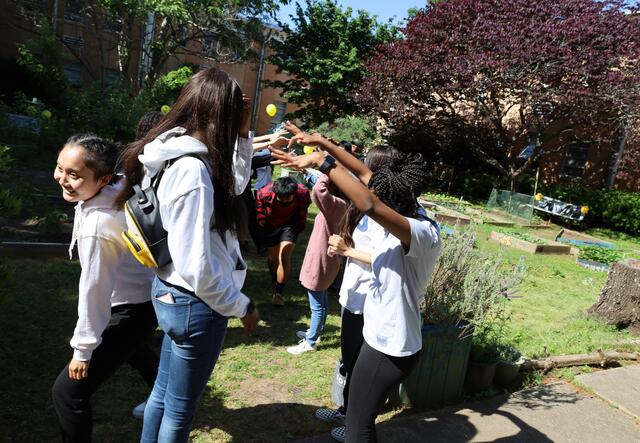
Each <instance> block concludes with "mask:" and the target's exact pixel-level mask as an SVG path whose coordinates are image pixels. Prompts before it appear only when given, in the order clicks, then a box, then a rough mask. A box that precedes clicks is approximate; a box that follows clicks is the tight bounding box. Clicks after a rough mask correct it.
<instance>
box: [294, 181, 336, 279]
mask: <svg viewBox="0 0 640 443" xmlns="http://www.w3.org/2000/svg"><path fill="white" fill-rule="evenodd" d="M329 183H330V180H329V177H328V176H327V175H324V174H323V175H321V176H320V178H319V179H318V181H317V182H316V185H315V186H314V187H313V189H312V191H311V199H312V200H313V201H314V203H315V204H316V205H317V206H318V208H319V209H320V213H318V215H317V216H316V218H315V220H314V222H313V231H311V236H310V237H309V243H308V244H307V250H306V252H305V254H304V261H303V262H302V267H301V268H300V283H301V284H302V286H304V287H305V288H307V289H310V290H312V291H324V290H325V289H327V288H328V287H329V286H330V285H331V283H333V280H335V278H336V276H337V275H338V271H339V270H340V257H339V256H337V255H336V256H334V257H329V256H328V255H327V248H328V247H329V244H328V241H329V236H330V235H331V234H337V233H338V231H339V228H340V220H342V216H343V215H344V213H345V212H346V210H347V203H346V202H345V201H344V200H343V199H341V198H338V197H336V196H334V195H333V194H331V193H330V192H329Z"/></svg>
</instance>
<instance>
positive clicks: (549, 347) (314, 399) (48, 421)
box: [0, 206, 640, 443]
mask: <svg viewBox="0 0 640 443" xmlns="http://www.w3.org/2000/svg"><path fill="white" fill-rule="evenodd" d="M316 212H317V210H316V209H315V206H312V209H311V212H310V221H309V224H308V226H307V229H306V232H305V234H304V235H302V236H301V237H300V240H299V242H298V245H297V246H296V249H295V252H294V259H293V271H292V275H291V277H290V279H289V282H288V284H287V286H286V288H285V296H286V299H287V306H286V307H285V308H284V309H275V308H272V307H271V305H270V304H269V302H270V298H269V297H270V290H269V288H270V279H269V275H268V270H267V265H266V261H265V259H264V258H263V257H258V256H256V255H255V254H252V253H251V252H249V253H247V254H246V259H247V262H248V265H249V273H248V276H247V280H246V285H245V288H244V289H245V292H246V293H248V294H250V295H252V296H253V297H255V299H256V303H257V306H258V309H259V310H260V313H261V315H262V318H263V322H262V324H261V326H260V328H259V330H258V332H257V334H256V335H255V336H254V337H252V338H245V337H243V336H242V334H241V332H242V328H241V324H240V322H239V321H238V320H237V319H232V320H231V321H230V322H229V330H228V333H227V338H226V343H225V347H224V350H223V352H222V355H221V357H220V360H219V361H218V364H217V365H216V368H215V370H214V373H213V376H212V378H211V380H210V382H209V385H208V387H207V389H206V391H205V393H204V396H203V399H202V403H201V405H200V407H199V410H198V414H197V416H196V419H195V423H194V431H193V433H192V439H193V441H195V442H198V443H204V442H226V441H242V442H258V441H259V442H281V441H290V440H294V439H297V438H302V437H307V436H311V435H316V434H320V433H325V432H328V431H329V429H330V425H326V424H323V423H320V422H318V421H317V420H315V419H314V418H313V412H314V410H315V408H316V407H318V406H327V405H331V398H330V386H331V379H332V375H333V368H334V365H335V361H336V359H337V358H338V356H339V352H340V351H339V343H340V317H339V305H338V303H337V300H336V299H335V298H331V299H330V313H329V316H328V318H327V326H326V328H325V332H324V334H323V336H322V341H321V342H320V344H319V346H318V351H317V352H313V353H306V354H302V355H299V356H293V355H289V354H288V353H287V352H286V351H285V348H286V347H287V346H290V345H293V344H295V342H296V341H297V339H296V337H295V332H296V331H297V330H301V329H304V328H306V326H307V325H308V320H309V308H308V301H307V295H306V292H305V291H304V289H303V288H302V287H301V286H300V285H299V283H298V282H297V274H298V270H299V268H300V264H301V261H302V258H303V255H304V245H306V242H307V239H308V235H309V233H310V231H311V226H312V225H311V220H312V219H313V216H314V214H315V213H316ZM474 229H478V232H479V238H480V240H479V247H480V248H482V249H483V250H484V251H486V252H489V253H494V254H503V255H504V256H505V258H507V259H508V260H509V261H512V262H515V261H517V260H520V259H523V260H524V261H525V262H526V264H527V266H528V268H529V275H528V276H527V278H526V280H525V281H524V283H523V284H522V285H521V287H520V288H519V292H518V293H517V294H515V296H514V298H512V299H511V300H510V302H509V310H510V315H511V320H510V322H509V324H508V336H509V338H510V339H511V341H512V342H513V343H514V344H515V346H516V347H517V348H518V349H519V350H521V351H522V352H523V353H524V354H526V355H527V356H529V357H542V356H546V355H557V354H569V353H585V352H592V351H595V350H597V349H599V348H602V349H620V350H631V349H638V346H637V345H635V344H633V343H626V344H625V343H623V342H624V341H629V338H630V337H629V335H628V334H627V333H626V332H620V331H617V330H616V329H615V328H614V327H610V326H607V325H605V324H603V323H601V322H598V321H595V320H591V319H589V318H588V317H586V315H585V314H584V311H585V309H586V308H588V307H589V306H591V305H592V304H593V303H594V302H595V301H596V299H597V297H598V294H599V292H600V289H601V287H602V285H603V284H604V280H605V278H606V276H605V275H603V274H601V273H598V272H594V271H590V270H587V269H584V268H581V267H579V266H577V265H576V264H575V258H573V257H570V256H556V255H550V256H546V255H545V256H539V255H529V254H526V253H522V252H519V251H517V250H513V249H510V248H505V247H503V246H501V245H499V244H497V243H494V242H489V241H487V240H486V237H488V235H489V233H490V232H491V230H492V229H495V228H494V227H491V226H486V225H484V226H478V227H476V228H474ZM522 232H525V231H524V230H522ZM556 232H557V231H556ZM534 235H536V236H537V235H541V234H540V230H535V231H534ZM543 236H544V235H543ZM597 236H598V237H600V238H603V239H611V240H613V241H615V242H616V244H617V245H619V244H620V245H621V246H620V247H621V248H624V250H640V242H639V241H638V239H635V238H632V237H628V236H626V237H624V238H623V239H616V238H613V237H612V236H609V235H607V233H605V232H601V231H598V233H597ZM545 238H546V237H545ZM251 251H252V250H251ZM3 268H4V270H3V272H2V275H3V276H4V278H3V281H2V284H1V285H0V324H1V325H2V327H3V334H1V335H0V369H1V370H2V373H3V377H2V378H0V392H2V393H3V402H4V405H5V407H4V408H2V409H1V410H0V429H2V435H3V437H4V440H3V441H38V442H40V441H57V440H58V430H57V421H56V417H55V412H54V410H53V406H52V404H51V399H50V389H51V385H52V384H53V381H54V380H55V377H56V376H57V374H58V372H59V371H60V370H61V369H62V367H63V366H64V365H65V364H66V363H67V362H68V360H69V358H70V357H71V349H70V348H69V345H68V344H67V342H66V341H65V339H67V338H68V337H70V336H71V335H72V333H73V327H74V325H75V320H76V303H77V281H78V276H79V272H80V269H79V266H78V263H77V262H69V261H66V260H48V261H32V260H6V261H5V263H4V265H3ZM0 278H2V277H0ZM525 375H526V376H527V377H528V379H527V380H526V381H525V382H524V385H525V386H527V385H533V384H539V383H541V382H542V379H543V377H542V375H541V374H540V373H535V372H532V373H527V374H525ZM563 378H566V379H569V378H570V373H569V372H568V371H567V372H566V373H565V374H563ZM147 394H148V389H147V388H146V386H145V385H144V383H143V381H142V378H141V377H140V376H139V375H138V374H137V373H135V372H134V371H133V370H131V369H130V368H129V367H123V368H121V369H120V370H119V371H118V373H117V374H116V375H115V376H114V377H112V378H111V379H110V381H109V382H108V383H106V384H105V385H104V386H103V387H102V388H101V389H100V390H99V391H98V392H97V393H96V395H95V396H94V402H93V405H94V421H95V425H94V437H95V439H94V441H97V442H101V441H117V442H135V441H138V439H139V435H140V430H141V422H139V421H136V420H134V419H133V418H132V417H131V408H133V406H135V405H136V404H137V403H138V402H139V401H141V400H142V399H144V398H145V397H146V395H147ZM395 415H397V411H392V412H388V413H385V414H384V415H382V416H381V417H380V419H379V420H386V419H388V418H391V417H393V416H395ZM0 440H2V439H0Z"/></svg>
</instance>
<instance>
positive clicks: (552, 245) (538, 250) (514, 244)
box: [489, 231, 571, 255]
mask: <svg viewBox="0 0 640 443" xmlns="http://www.w3.org/2000/svg"><path fill="white" fill-rule="evenodd" d="M515 235H517V234H516V233H510V234H505V233H502V232H496V231H491V234H490V235H489V239H490V240H493V241H495V242H498V243H500V244H501V245H504V246H508V247H510V248H515V249H519V250H521V251H525V252H528V253H530V254H558V255H566V254H569V253H570V252H571V247H570V246H568V245H563V244H562V243H558V242H554V241H548V240H544V239H542V238H539V237H533V236H529V235H527V237H528V238H527V239H523V238H517V237H516V236H515Z"/></svg>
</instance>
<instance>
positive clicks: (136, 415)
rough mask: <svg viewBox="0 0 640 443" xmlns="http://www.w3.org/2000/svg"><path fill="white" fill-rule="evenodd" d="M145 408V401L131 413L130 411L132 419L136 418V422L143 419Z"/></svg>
mask: <svg viewBox="0 0 640 443" xmlns="http://www.w3.org/2000/svg"><path fill="white" fill-rule="evenodd" d="M146 407H147V400H145V401H143V402H142V403H140V404H139V405H138V406H136V407H135V408H133V411H131V414H132V415H133V417H134V418H137V419H138V420H142V419H143V418H144V408H146Z"/></svg>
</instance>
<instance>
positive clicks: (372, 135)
mask: <svg viewBox="0 0 640 443" xmlns="http://www.w3.org/2000/svg"><path fill="white" fill-rule="evenodd" d="M316 130H317V131H318V132H320V133H321V134H324V135H326V136H328V137H331V138H332V139H334V140H335V141H337V142H339V141H342V140H346V141H349V142H353V141H356V140H360V141H362V142H363V143H364V145H365V147H367V148H370V147H371V146H372V145H373V144H376V143H379V142H380V140H377V139H376V131H375V128H374V125H373V124H372V122H371V120H369V119H367V118H363V117H356V116H351V115H348V116H346V117H341V118H338V119H336V120H335V122H333V123H331V124H330V123H322V124H321V125H320V126H318V127H317V128H316Z"/></svg>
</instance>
